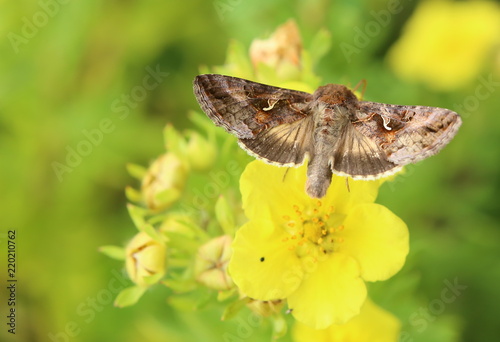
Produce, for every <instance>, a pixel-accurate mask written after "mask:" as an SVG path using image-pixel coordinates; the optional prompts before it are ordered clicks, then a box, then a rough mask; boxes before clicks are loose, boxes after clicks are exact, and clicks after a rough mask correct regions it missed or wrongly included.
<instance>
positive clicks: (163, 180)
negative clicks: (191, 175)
mask: <svg viewBox="0 0 500 342" xmlns="http://www.w3.org/2000/svg"><path fill="white" fill-rule="evenodd" d="M186 178H187V168H186V166H185V164H184V163H183V162H182V160H180V159H179V157H177V156H176V155H175V154H173V153H170V152H169V153H165V154H163V155H161V156H160V157H158V158H157V159H156V160H155V161H154V162H153V164H151V166H150V167H149V169H148V172H147V174H146V176H144V178H143V180H142V187H141V191H142V195H143V198H144V201H145V202H146V205H147V206H148V208H149V209H151V210H153V211H161V210H164V209H167V208H168V207H170V206H171V205H172V204H173V203H174V202H175V201H177V200H178V199H179V197H180V196H181V193H182V190H183V189H184V184H185V182H186Z"/></svg>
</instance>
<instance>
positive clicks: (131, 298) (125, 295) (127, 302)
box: [114, 286, 146, 308]
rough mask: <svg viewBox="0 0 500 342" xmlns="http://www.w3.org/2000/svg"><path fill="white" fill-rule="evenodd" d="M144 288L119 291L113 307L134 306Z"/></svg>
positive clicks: (129, 288) (134, 287)
mask: <svg viewBox="0 0 500 342" xmlns="http://www.w3.org/2000/svg"><path fill="white" fill-rule="evenodd" d="M145 291H146V288H145V287H140V286H132V287H128V288H126V289H124V290H123V291H121V292H120V293H119V294H118V296H117V297H116V299H115V302H114V305H115V306H117V307H119V308H124V307H126V306H131V305H134V304H135V303H137V302H138V301H139V299H140V298H141V297H142V295H143V294H144V292H145Z"/></svg>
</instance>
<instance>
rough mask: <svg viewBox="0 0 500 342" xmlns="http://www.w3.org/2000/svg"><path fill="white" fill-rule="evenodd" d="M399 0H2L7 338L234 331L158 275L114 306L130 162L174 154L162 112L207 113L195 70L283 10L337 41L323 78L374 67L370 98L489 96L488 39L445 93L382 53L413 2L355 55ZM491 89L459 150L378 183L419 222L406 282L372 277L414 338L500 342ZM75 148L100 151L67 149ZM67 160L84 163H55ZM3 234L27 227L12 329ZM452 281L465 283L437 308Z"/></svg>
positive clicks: (352, 80) (218, 59)
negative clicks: (109, 248)
mask: <svg viewBox="0 0 500 342" xmlns="http://www.w3.org/2000/svg"><path fill="white" fill-rule="evenodd" d="M391 3H394V1H389V2H387V1H382V0H380V1H377V0H373V1H369V0H354V1H348V0H343V1H340V0H339V1H326V0H312V1H306V0H296V1H284V0H279V1H272V2H271V1H267V0H258V1H255V0H254V1H249V0H213V1H212V0H209V1H206V0H190V1H183V2H178V1H172V0H166V1H154V0H143V1H134V0H128V1H117V0H115V1H95V0H87V1H62V0H59V1H58V0H41V1H23V2H12V1H10V2H7V1H2V2H1V10H0V36H1V37H3V38H2V40H1V41H0V56H1V57H0V73H1V81H0V155H1V160H2V165H1V167H0V191H1V192H0V193H1V196H0V206H1V208H2V215H1V216H0V234H1V235H0V246H1V249H2V250H3V252H2V253H0V255H2V257H1V258H0V265H1V268H0V301H1V302H0V308H1V314H0V322H1V325H0V326H1V327H2V328H1V329H0V340H1V341H11V340H12V341H51V340H54V341H197V340H200V341H221V340H223V338H222V336H223V334H224V333H225V332H226V333H227V332H231V333H233V334H234V335H236V336H237V332H238V329H241V328H242V323H241V322H238V321H237V320H236V321H232V322H228V323H225V322H220V321H219V319H218V317H219V316H218V315H220V311H217V308H208V309H205V310H203V311H202V312H199V313H193V314H191V313H174V311H173V310H172V308H170V307H169V306H168V305H167V304H166V302H165V294H166V289H164V288H162V287H161V286H157V287H155V288H154V290H153V291H150V292H149V293H147V294H146V295H145V296H144V297H143V298H142V299H141V301H140V302H139V304H137V305H136V306H134V307H131V308H126V309H118V308H115V307H113V305H112V301H113V299H114V297H115V296H116V293H117V291H118V290H117V288H120V286H122V287H124V286H126V285H127V286H128V284H129V281H128V280H123V279H122V278H121V277H119V276H117V274H121V272H122V265H121V264H120V263H118V262H116V261H114V260H111V259H109V258H107V257H106V256H104V255H102V254H100V253H99V252H98V247H99V246H102V245H107V244H124V243H126V242H127V241H128V239H130V238H131V237H132V235H133V234H134V233H135V231H136V230H135V227H134V226H133V223H132V222H131V220H130V218H129V216H128V213H127V211H126V207H125V204H126V198H125V195H124V188H125V186H126V185H135V184H136V183H135V181H134V180H133V179H132V178H131V177H130V176H129V175H128V174H127V172H126V169H125V165H126V163H128V162H133V163H137V164H142V165H148V163H149V162H150V161H151V160H153V159H154V158H155V157H156V156H158V155H159V154H161V153H162V152H163V149H164V147H163V146H164V145H163V140H162V139H163V138H162V130H163V127H164V125H165V124H166V123H167V122H172V123H173V124H174V125H175V126H176V127H177V128H179V129H184V128H188V127H190V123H189V121H188V120H187V113H188V111H189V110H193V109H195V110H198V105H197V103H196V101H195V98H194V96H193V94H192V80H193V78H194V77H195V75H197V74H198V72H199V67H200V66H201V65H206V66H213V65H220V64H222V63H224V61H225V56H226V51H227V46H228V42H229V40H230V39H233V38H234V39H237V40H238V41H240V42H242V43H243V44H244V45H245V46H247V47H248V46H249V45H250V43H251V41H252V39H254V38H267V36H268V35H269V34H270V33H271V32H272V31H273V30H274V29H275V28H276V27H277V26H278V25H280V24H282V23H284V22H285V21H286V20H287V19H289V18H294V19H295V20H296V22H297V24H298V26H299V28H300V30H301V34H302V39H303V43H304V46H305V47H306V48H307V47H308V46H309V45H310V43H311V39H312V37H314V35H315V34H316V33H317V32H318V30H320V29H323V28H326V29H327V30H328V31H330V32H331V43H332V48H331V49H330V51H329V52H328V53H327V55H326V57H324V58H323V59H322V61H321V63H320V64H319V65H318V67H317V69H316V70H315V71H316V73H317V74H318V75H320V76H321V77H322V80H323V82H322V83H343V84H351V85H354V84H356V83H357V82H358V81H359V80H360V79H366V80H367V81H368V86H367V90H366V92H365V98H366V99H368V100H372V101H377V102H386V103H395V104H419V105H428V106H439V107H447V108H451V109H454V110H458V108H457V104H463V103H464V101H465V100H466V99H467V97H470V96H472V97H474V96H476V97H478V96H477V95H475V94H476V93H475V92H476V90H477V88H478V87H479V86H480V85H481V84H483V83H484V80H485V79H486V80H488V79H489V78H492V79H493V80H497V81H496V82H497V83H498V80H500V53H499V50H498V45H494V44H493V45H492V49H491V50H489V51H488V53H485V56H484V58H482V59H481V60H480V63H481V67H480V70H479V71H478V73H477V75H476V76H475V77H474V78H473V79H472V80H470V81H468V82H466V83H464V84H463V85H460V86H457V87H456V88H455V89H446V90H433V87H432V86H429V85H428V84H426V83H425V82H418V81H414V82H412V81H411V80H403V79H402V78H400V77H398V76H397V75H396V73H395V72H394V71H393V69H391V67H390V65H389V63H388V60H387V53H388V51H389V50H390V48H391V46H393V44H394V43H395V42H396V41H397V40H398V38H399V37H400V35H401V34H402V32H403V28H404V26H405V23H407V22H408V20H409V18H411V16H412V14H413V13H414V12H415V9H416V8H417V7H418V5H419V2H418V1H401V2H397V4H399V5H400V7H401V10H400V11H398V12H397V13H395V14H393V15H391V16H390V18H389V20H388V21H387V22H386V23H383V24H380V25H379V32H378V31H377V32H376V34H375V33H374V34H373V35H372V36H371V37H369V39H368V41H367V43H366V44H363V46H362V47H361V46H359V45H358V46H357V48H358V49H359V52H356V53H354V54H352V55H350V56H349V58H347V57H346V53H345V50H343V48H342V46H344V47H345V46H346V45H345V44H350V45H352V46H355V47H356V45H355V44H356V43H355V42H356V39H358V40H359V39H360V38H359V36H357V35H359V32H360V31H359V29H361V31H363V28H365V24H366V23H368V22H373V21H374V20H375V22H376V19H375V17H374V13H380V11H382V10H387V9H388V8H390V6H393V5H391ZM495 4H497V5H498V4H499V2H495ZM374 11H375V12H374ZM356 28H358V30H356ZM495 34H496V35H497V36H498V35H499V34H500V32H496V33H495ZM460 41H461V39H458V42H460ZM342 43H344V45H342ZM497 43H498V40H497ZM418 48H419V47H418V46H417V47H415V52H416V53H417V52H418ZM450 48H453V47H450ZM466 48H467V47H466ZM470 48H471V49H473V48H474V47H470ZM152 70H157V71H156V75H157V76H158V75H162V74H161V73H165V74H168V75H163V76H158V77H159V78H158V82H157V83H155V84H154V85H152V84H149V85H148V87H149V88H150V89H146V88H145V87H146V86H145V85H144V83H143V82H144V80H145V77H146V75H148V73H151V72H152ZM158 70H159V71H158ZM141 85H143V87H142V88H141ZM139 88H141V89H139ZM490 88H491V90H490V91H489V92H488V93H487V96H483V95H482V96H481V98H480V99H479V100H478V101H477V105H475V106H474V108H472V109H470V108H469V110H468V111H467V113H466V115H464V116H463V121H464V122H463V126H462V128H461V130H460V131H459V133H458V135H457V137H456V138H455V139H454V141H452V143H451V144H450V146H448V147H447V148H446V149H445V150H443V152H442V153H440V155H439V156H437V157H434V158H431V159H429V160H427V161H425V162H423V163H420V164H418V165H416V166H411V167H409V168H407V172H406V174H404V175H402V176H400V177H399V178H398V179H397V180H396V181H395V182H394V183H392V184H386V185H384V187H383V188H382V189H381V194H380V198H379V202H380V203H383V204H385V205H386V206H387V207H388V208H390V209H391V210H392V211H394V212H395V213H396V214H397V215H399V216H400V217H401V218H402V219H403V220H404V221H405V222H407V224H408V227H409V229H410V234H411V252H410V257H409V259H408V263H407V264H406V265H405V267H404V269H403V270H402V271H401V272H400V273H399V274H398V275H397V276H396V277H395V278H394V279H391V280H390V281H388V282H385V283H381V284H373V285H372V286H371V291H373V294H374V298H375V300H376V301H377V302H378V303H379V304H380V305H382V306H383V307H385V308H387V309H389V310H390V311H391V312H393V313H394V314H396V315H397V316H398V317H399V318H400V319H401V321H402V322H403V331H410V333H408V334H407V335H405V336H406V338H407V339H406V340H404V339H402V341H495V340H499V338H500V331H499V329H498V310H499V309H498V308H499V307H500V294H499V292H498V286H499V285H500V247H499V246H500V230H499V228H500V204H499V203H500V201H499V199H498V196H499V195H500V191H499V190H500V151H499V146H500V115H499V113H498V109H500V96H499V94H500V92H499V89H500V87H498V84H496V85H495V84H494V83H493V86H490ZM134 94H135V95H134ZM131 96H132V97H133V98H134V99H133V100H127V98H130V97H131ZM471 101H472V100H471ZM471 103H472V102H471ZM474 103H475V102H474ZM469 107H470V106H469ZM98 129H100V130H101V132H102V133H101V134H100V135H99V134H98V133H95V132H96V130H98ZM93 134H94V135H93ZM92 139H94V140H92ZM84 141H87V143H82V142H84ZM89 141H90V143H89ZM84 145H85V146H84ZM78 146H80V148H82V149H83V150H85V151H88V153H86V155H83V156H80V157H76V156H72V152H71V151H72V150H75V149H77V148H78ZM68 158H70V159H68ZM68 162H69V163H70V164H71V165H72V166H70V167H66V168H62V169H61V168H59V169H57V170H59V171H56V169H55V168H57V167H60V166H61V165H63V164H64V165H69V164H68ZM54 163H56V164H54ZM57 163H60V164H57ZM8 230H16V232H17V236H16V243H17V266H18V269H17V276H18V279H19V281H18V284H17V286H18V288H17V315H18V316H17V330H16V335H15V336H12V335H11V334H9V333H8V332H7V327H6V322H7V319H6V318H5V317H6V315H7V314H8V311H7V305H6V303H7V300H6V298H7V295H8V293H7V290H6V286H7V272H6V255H7V246H6V234H7V231H8ZM113 279H115V280H113ZM446 281H449V282H451V283H453V282H455V281H457V282H458V283H459V284H460V285H463V286H466V289H464V290H461V293H460V295H458V296H457V298H456V299H455V300H453V301H451V302H450V303H444V304H442V303H443V302H442V300H441V304H440V302H439V301H440V299H441V296H442V291H443V289H444V288H445V287H446ZM421 308H422V309H427V310H428V311H430V312H431V313H434V314H433V315H431V316H427V318H425V319H424V321H423V322H422V321H419V323H418V322H416V321H415V312H417V313H418V312H420V311H419V310H420V309H421ZM419 319H422V317H419ZM250 330H251V331H250V333H249V335H248V336H246V338H241V339H236V340H237V341H239V340H248V341H254V340H255V341H259V340H263V339H264V340H265V336H268V335H267V333H268V327H265V326H264V327H263V328H262V331H260V330H259V329H256V328H251V329H250Z"/></svg>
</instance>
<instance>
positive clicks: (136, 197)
mask: <svg viewBox="0 0 500 342" xmlns="http://www.w3.org/2000/svg"><path fill="white" fill-rule="evenodd" d="M125 196H126V197H127V199H128V200H129V201H130V202H134V203H138V202H142V193H141V192H140V191H139V190H137V189H134V188H133V187H131V186H127V187H126V188H125Z"/></svg>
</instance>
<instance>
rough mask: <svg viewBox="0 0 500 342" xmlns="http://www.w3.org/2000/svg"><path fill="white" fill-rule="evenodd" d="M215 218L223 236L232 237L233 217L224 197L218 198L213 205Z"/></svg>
mask: <svg viewBox="0 0 500 342" xmlns="http://www.w3.org/2000/svg"><path fill="white" fill-rule="evenodd" d="M215 217H216V218H217V222H219V224H220V226H221V227H222V230H223V231H224V234H226V235H229V236H234V228H235V227H234V225H235V223H234V222H235V220H234V215H233V211H232V210H231V207H230V206H229V203H228V202H227V200H226V198H225V197H224V196H222V195H221V196H219V198H218V199H217V202H216V203H215Z"/></svg>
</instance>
